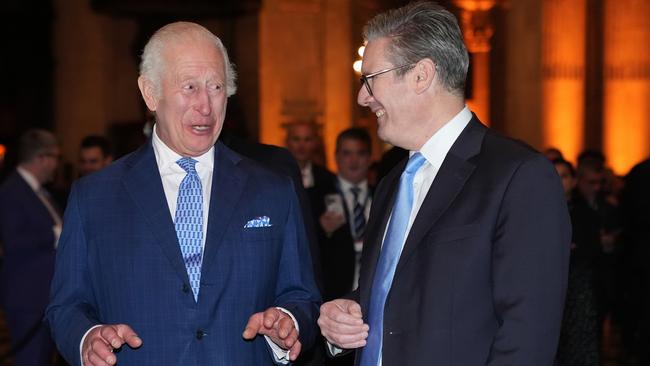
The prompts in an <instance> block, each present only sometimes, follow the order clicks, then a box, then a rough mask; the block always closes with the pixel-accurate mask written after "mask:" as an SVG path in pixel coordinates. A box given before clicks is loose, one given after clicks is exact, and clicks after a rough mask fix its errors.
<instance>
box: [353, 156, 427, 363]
mask: <svg viewBox="0 0 650 366" xmlns="http://www.w3.org/2000/svg"><path fill="white" fill-rule="evenodd" d="M425 161H426V160H425V159H424V157H423V156H422V154H420V153H415V154H413V156H411V158H410V159H409V161H408V163H407V164H406V169H404V172H402V177H401V178H400V180H399V189H398V191H397V198H396V199H395V204H394V206H393V213H392V215H391V218H390V223H389V224H388V230H387V231H386V238H384V244H383V246H382V248H381V252H380V253H379V261H378V263H377V268H376V270H375V276H374V278H373V282H372V288H371V290H370V308H369V309H368V325H369V326H370V332H369V334H368V339H367V343H366V346H365V348H364V349H363V352H362V353H361V366H378V365H379V360H381V349H382V342H383V332H384V305H385V303H386V296H388V292H389V291H390V286H391V284H392V283H393V276H394V275H395V268H396V267H397V262H398V261H399V257H400V255H401V253H402V247H403V246H404V241H405V235H406V227H407V226H408V223H409V217H410V216H411V208H412V207H413V177H415V173H417V171H418V169H420V167H421V166H422V164H423V163H424V162H425Z"/></svg>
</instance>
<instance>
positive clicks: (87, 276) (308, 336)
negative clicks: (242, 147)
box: [47, 22, 320, 365]
mask: <svg viewBox="0 0 650 366" xmlns="http://www.w3.org/2000/svg"><path fill="white" fill-rule="evenodd" d="M138 85H139V87H140V91H141V93H142V96H143V98H144V101H145V103H146V104H147V107H148V108H149V109H150V110H151V111H153V112H154V113H155V115H156V121H157V122H156V125H155V126H154V130H153V134H152V138H151V139H150V140H149V141H148V142H147V143H146V144H145V145H144V146H142V147H141V148H140V149H139V150H137V151H136V152H134V153H132V154H130V155H128V156H126V157H124V158H122V159H120V160H118V161H116V162H115V163H113V164H112V165H110V166H109V167H106V168H104V169H103V170H101V171H99V172H97V173H95V174H92V175H89V176H87V177H84V178H82V179H81V180H80V181H79V182H78V183H77V184H76V185H75V187H73V190H72V193H71V195H70V200H69V203H68V208H67V210H66V226H65V227H64V230H63V234H62V238H61V245H60V250H59V253H58V255H57V267H56V272H55V277H54V281H53V284H52V298H51V302H50V305H49V307H48V310H47V318H48V320H49V322H50V324H51V325H52V329H53V334H54V338H55V341H56V343H57V346H58V347H59V349H60V350H61V353H62V354H63V355H64V356H65V358H66V359H67V360H68V361H69V362H71V363H74V364H76V365H78V364H81V363H83V364H84V365H106V364H108V365H113V364H116V363H119V364H120V365H230V364H236V365H264V364H271V363H272V362H276V363H279V364H286V363H288V362H290V361H293V360H295V359H296V358H297V357H298V356H299V354H300V352H301V349H302V348H303V347H304V348H309V347H310V346H311V344H312V343H313V341H314V339H315V337H316V335H317V334H316V325H315V317H316V315H317V311H318V304H319V301H320V299H319V294H318V290H317V288H316V285H315V283H314V279H313V274H312V265H311V259H310V255H309V249H308V244H307V240H306V236H305V231H304V225H303V220H302V217H301V211H300V206H299V204H298V200H297V198H296V194H295V191H294V189H293V187H292V184H291V181H290V179H289V178H288V177H286V176H284V175H280V174H276V173H273V172H272V171H270V170H267V169H265V168H263V167H262V166H260V165H259V164H258V163H256V162H254V161H252V160H250V159H247V158H244V157H243V156H241V155H239V154H237V153H235V152H234V151H232V150H231V149H229V148H228V147H226V146H225V145H223V144H222V143H221V142H217V138H218V136H219V134H220V132H221V128H222V124H223V120H224V116H225V112H226V104H227V98H228V97H229V96H231V95H232V94H234V93H235V73H234V70H233V67H232V65H231V64H230V62H229V60H228V54H227V52H226V50H225V48H224V47H223V45H222V43H221V41H220V40H219V39H218V38H217V37H216V36H214V35H213V34H212V33H210V32H209V31H208V30H206V29H205V28H203V27H201V26H199V25H197V24H194V23H187V22H178V23H172V24H169V25H167V26H165V27H163V28H161V29H159V30H158V31H157V32H156V33H155V34H154V35H153V36H152V38H151V39H150V40H149V42H148V43H147V45H146V46H145V49H144V52H143V56H142V63H141V67H140V78H139V79H138ZM116 349H119V352H118V351H116Z"/></svg>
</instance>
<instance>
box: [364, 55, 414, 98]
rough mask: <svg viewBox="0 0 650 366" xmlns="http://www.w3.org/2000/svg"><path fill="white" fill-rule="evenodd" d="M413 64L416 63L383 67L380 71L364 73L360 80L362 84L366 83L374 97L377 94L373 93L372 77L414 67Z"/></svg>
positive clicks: (367, 88)
mask: <svg viewBox="0 0 650 366" xmlns="http://www.w3.org/2000/svg"><path fill="white" fill-rule="evenodd" d="M413 66H415V63H412V64H405V65H401V66H395V67H390V68H388V69H383V70H379V71H375V72H372V73H370V74H368V75H363V74H362V75H361V77H360V78H359V81H361V84H362V85H364V86H365V87H366V90H367V91H368V94H369V95H370V96H371V97H374V96H375V95H374V94H373V93H372V88H371V87H370V79H372V78H374V77H375V76H379V75H381V74H385V73H387V72H391V71H395V70H400V69H403V68H405V67H413Z"/></svg>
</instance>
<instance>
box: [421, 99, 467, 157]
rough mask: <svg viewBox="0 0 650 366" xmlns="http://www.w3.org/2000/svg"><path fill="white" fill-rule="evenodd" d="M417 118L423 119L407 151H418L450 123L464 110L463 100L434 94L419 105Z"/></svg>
mask: <svg viewBox="0 0 650 366" xmlns="http://www.w3.org/2000/svg"><path fill="white" fill-rule="evenodd" d="M420 106H421V107H420V110H419V111H418V114H417V115H419V116H424V117H425V119H424V120H423V121H421V122H420V123H419V124H418V125H420V126H422V128H421V129H418V136H417V137H414V139H413V142H414V144H413V148H411V149H409V150H414V151H419V150H420V149H421V148H422V145H424V144H425V143H426V142H427V141H428V140H429V139H430V138H431V136H433V135H434V134H435V133H436V132H438V130H440V129H441V128H442V126H444V125H445V124H447V122H449V121H451V120H452V118H454V117H455V116H456V115H457V114H458V113H460V111H462V110H463V108H465V100H464V99H463V98H462V97H459V96H457V95H454V94H451V93H449V92H447V91H446V90H445V91H442V92H438V93H435V94H434V95H433V98H430V101H428V102H427V103H421V104H420Z"/></svg>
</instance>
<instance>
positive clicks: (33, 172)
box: [0, 130, 61, 366]
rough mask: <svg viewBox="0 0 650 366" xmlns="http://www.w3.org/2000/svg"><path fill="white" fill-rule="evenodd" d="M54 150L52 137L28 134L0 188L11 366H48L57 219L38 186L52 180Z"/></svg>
mask: <svg viewBox="0 0 650 366" xmlns="http://www.w3.org/2000/svg"><path fill="white" fill-rule="evenodd" d="M59 154H60V152H59V147H58V143H57V140H56V138H55V137H54V135H53V134H52V133H50V132H48V131H44V130H29V131H27V132H25V133H24V134H23V135H22V137H21V138H20V141H19V164H18V167H17V168H16V171H14V172H13V173H11V174H10V175H9V177H7V179H6V180H5V182H4V183H3V184H2V186H0V203H1V204H0V242H2V244H3V249H4V263H3V266H2V271H1V274H0V281H1V282H0V288H1V289H2V307H3V309H4V311H5V318H6V320H7V326H8V328H9V333H10V336H11V341H12V346H13V347H16V348H17V349H18V352H17V353H16V355H15V358H14V363H13V364H14V365H16V366H21V365H25V366H39V365H50V363H51V359H52V353H53V352H54V343H53V342H52V339H51V337H50V332H49V329H48V328H47V326H46V325H45V324H44V323H43V321H42V319H43V314H44V311H45V307H46V306H47V303H48V295H49V289H50V282H51V280H52V275H53V273H54V257H55V253H56V251H55V247H56V243H57V240H58V237H59V234H60V233H61V215H60V212H59V211H58V208H57V206H56V204H55V203H54V201H53V200H52V199H51V197H50V195H49V193H48V192H47V191H46V190H45V188H44V187H43V184H46V183H48V182H50V181H51V180H52V178H53V176H54V172H55V170H56V167H57V164H58V161H59Z"/></svg>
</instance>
